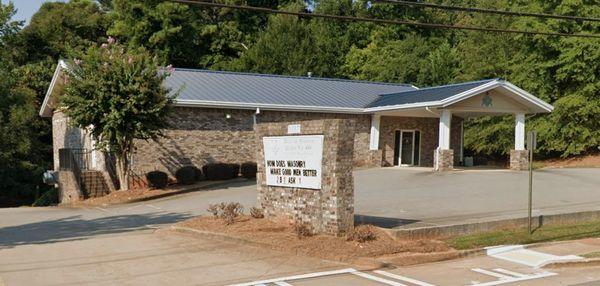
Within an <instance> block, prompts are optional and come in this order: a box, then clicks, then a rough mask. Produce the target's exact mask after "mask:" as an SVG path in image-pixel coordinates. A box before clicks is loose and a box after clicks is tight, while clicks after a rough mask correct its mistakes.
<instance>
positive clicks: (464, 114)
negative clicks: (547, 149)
mask: <svg viewBox="0 0 600 286" xmlns="http://www.w3.org/2000/svg"><path fill="white" fill-rule="evenodd" d="M552 109H553V107H552V106H551V105H550V104H548V103H546V102H544V101H542V100H541V99H539V98H537V97H535V96H533V95H531V94H529V93H528V92H526V91H524V90H522V89H521V88H519V87H517V86H515V85H513V84H511V83H509V82H507V81H505V80H502V79H491V80H483V81H476V82H468V83H462V84H455V85H447V86H441V87H433V88H423V89H419V90H415V91H409V92H403V93H402V94H390V95H383V96H381V98H380V99H379V100H378V101H376V102H375V103H374V104H373V107H370V108H367V109H366V110H365V111H367V112H369V113H371V114H372V120H371V133H370V146H369V147H370V150H371V151H372V152H376V154H377V155H376V156H380V155H381V158H382V165H383V166H392V165H394V166H431V167H433V168H434V170H436V171H446V170H452V169H453V168H454V166H455V165H456V164H459V163H460V162H463V158H464V152H463V121H464V120H465V119H468V118H474V117H480V116H504V115H513V116H514V117H515V132H514V149H512V150H511V151H510V168H511V169H513V170H523V169H525V168H526V166H527V163H528V161H527V160H528V159H527V158H528V156H527V155H528V153H527V150H526V149H525V117H526V115H527V114H535V113H547V112H551V111H552ZM379 153H381V154H379Z"/></svg>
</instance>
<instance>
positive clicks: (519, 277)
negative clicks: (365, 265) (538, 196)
mask: <svg viewBox="0 0 600 286" xmlns="http://www.w3.org/2000/svg"><path fill="white" fill-rule="evenodd" d="M471 271H474V272H477V273H480V274H483V275H487V276H491V277H494V278H497V279H498V280H495V281H490V282H483V283H479V282H473V283H472V284H471V285H468V286H494V285H502V284H508V283H514V282H519V281H525V280H533V279H540V278H545V277H550V276H555V275H558V274H557V273H553V272H548V271H544V272H538V273H534V274H523V273H519V272H515V271H510V270H506V269H502V268H495V269H493V270H486V269H482V268H473V269H471ZM373 273H374V274H379V275H381V276H385V277H387V278H391V279H394V280H398V281H402V282H407V283H410V284H411V285H417V286H434V285H433V284H430V283H427V282H424V281H420V280H417V279H413V278H410V277H406V276H402V275H398V274H394V273H390V272H386V271H382V270H375V271H373ZM343 274H352V275H355V276H358V277H362V278H365V279H368V280H371V281H375V282H379V283H382V284H385V285H390V286H407V285H405V284H402V283H400V282H397V281H393V280H389V279H386V278H382V277H378V276H375V275H372V274H368V273H365V272H360V271H358V270H356V269H354V268H344V269H339V270H333V271H323V272H314V273H307V274H300V275H294V276H287V277H280V278H273V279H266V280H259V281H252V282H247V283H240V284H232V285H230V286H267V285H273V284H274V285H277V286H292V284H290V283H291V282H292V281H294V280H305V279H311V278H319V277H326V276H335V275H343ZM288 282H289V283H288Z"/></svg>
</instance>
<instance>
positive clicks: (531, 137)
mask: <svg viewBox="0 0 600 286" xmlns="http://www.w3.org/2000/svg"><path fill="white" fill-rule="evenodd" d="M536 136H537V134H536V132H535V131H529V132H528V133H527V150H528V151H529V152H528V153H529V207H528V216H527V217H528V222H529V223H528V231H529V234H531V233H532V228H531V220H532V218H531V213H532V201H533V151H534V150H535V147H536V146H535V145H536V141H537V140H536Z"/></svg>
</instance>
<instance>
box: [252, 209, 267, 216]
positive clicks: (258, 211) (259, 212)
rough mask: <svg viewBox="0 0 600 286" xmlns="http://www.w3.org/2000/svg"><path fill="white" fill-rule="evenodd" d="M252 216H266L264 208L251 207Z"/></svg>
mask: <svg viewBox="0 0 600 286" xmlns="http://www.w3.org/2000/svg"><path fill="white" fill-rule="evenodd" d="M250 216H251V217H253V218H264V217H265V214H264V213H263V210H262V209H261V208H255V207H251V208H250Z"/></svg>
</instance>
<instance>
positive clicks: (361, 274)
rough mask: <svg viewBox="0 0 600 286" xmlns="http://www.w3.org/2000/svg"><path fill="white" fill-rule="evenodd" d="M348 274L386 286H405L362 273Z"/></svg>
mask: <svg viewBox="0 0 600 286" xmlns="http://www.w3.org/2000/svg"><path fill="white" fill-rule="evenodd" d="M350 274H354V275H356V276H359V277H362V278H367V279H369V280H373V281H377V282H380V283H383V284H386V285H391V286H407V285H404V284H402V283H398V282H395V281H392V280H387V279H384V278H380V277H377V276H373V275H371V274H367V273H363V272H359V271H356V272H350Z"/></svg>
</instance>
